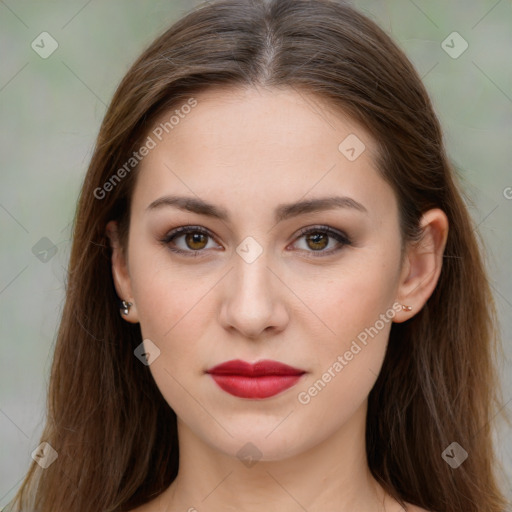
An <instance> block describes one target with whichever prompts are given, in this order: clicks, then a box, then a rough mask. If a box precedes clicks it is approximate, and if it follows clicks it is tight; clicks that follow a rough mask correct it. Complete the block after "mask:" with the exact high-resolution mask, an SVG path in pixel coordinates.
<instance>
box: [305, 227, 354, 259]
mask: <svg viewBox="0 0 512 512" xmlns="http://www.w3.org/2000/svg"><path fill="white" fill-rule="evenodd" d="M300 238H302V239H304V244H303V245H305V248H304V247H299V248H300V249H304V251H305V252H307V253H310V255H311V256H314V257H317V256H329V255H331V254H333V253H335V252H338V251H339V250H341V249H342V248H343V247H344V246H346V245H352V242H351V240H350V239H349V237H348V236H347V235H345V234H344V233H342V232H341V231H337V230H334V229H333V228H331V227H329V226H316V227H313V228H304V229H302V230H301V237H299V239H300ZM331 240H333V241H334V246H333V247H331V248H329V249H327V247H329V245H330V244H331ZM326 249H327V250H326Z"/></svg>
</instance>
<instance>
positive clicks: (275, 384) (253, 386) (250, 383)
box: [210, 374, 302, 399]
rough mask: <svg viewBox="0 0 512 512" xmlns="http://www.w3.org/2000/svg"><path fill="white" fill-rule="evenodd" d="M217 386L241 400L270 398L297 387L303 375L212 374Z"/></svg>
mask: <svg viewBox="0 0 512 512" xmlns="http://www.w3.org/2000/svg"><path fill="white" fill-rule="evenodd" d="M210 375H211V377H212V378H213V380H214V381H215V382H216V383H217V385H218V386H219V387H220V388H221V389H223V390H224V391H226V392H227V393H229V394H231V395H234V396H238V397H240V398H253V399H255V398H256V399H257V398H269V397H271V396H274V395H277V394H278V393H281V391H284V390H285V389H288V388H291V387H292V386H293V385H295V384H296V383H297V382H298V380H299V379H300V378H301V376H302V375H265V376H260V377H247V376H245V375H215V374H210Z"/></svg>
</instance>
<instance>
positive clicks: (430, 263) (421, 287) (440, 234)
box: [393, 208, 449, 323]
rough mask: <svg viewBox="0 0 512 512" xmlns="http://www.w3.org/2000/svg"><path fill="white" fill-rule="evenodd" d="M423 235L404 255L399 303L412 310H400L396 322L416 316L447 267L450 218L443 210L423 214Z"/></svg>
mask: <svg viewBox="0 0 512 512" xmlns="http://www.w3.org/2000/svg"><path fill="white" fill-rule="evenodd" d="M420 226H421V229H422V236H421V238H420V240H418V241H417V242H411V243H410V244H409V245H408V247H407V249H406V254H405V256H404V264H403V268H402V270H401V273H400V281H399V285H398V297H397V300H398V302H399V303H400V304H402V305H404V306H411V311H399V312H398V313H397V314H396V315H395V318H394V320H393V321H395V322H397V323H400V322H404V321H405V320H408V319H409V318H411V317H413V316H414V315H415V314H416V313H418V311H420V309H421V308H423V306H424V305H425V303H426V302H427V300H428V298H429V297H430V296H431V295H432V293H433V291H434V289H435V287H436V285H437V281H438V279H439V276H440V274H441V268H442V266H443V254H444V249H445V247H446V240H447V238H448V229H449V226H448V218H447V217H446V214H445V213H444V212H443V211H442V210H441V209H439V208H434V209H432V210H428V211H427V212H426V213H425V214H423V216H422V218H421V221H420Z"/></svg>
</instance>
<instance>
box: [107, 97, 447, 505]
mask: <svg viewBox="0 0 512 512" xmlns="http://www.w3.org/2000/svg"><path fill="white" fill-rule="evenodd" d="M195 98H196V99H197V101H198V104H197V106H196V107H195V108H194V109H193V110H192V112H191V113H189V114H188V115H187V116H186V117H185V118H184V119H182V120H180V123H179V125H177V126H176V127H175V128H174V129H173V130H172V131H171V132H170V133H169V134H168V135H167V136H166V137H165V138H164V139H163V140H162V141H161V142H159V143H158V145H157V146H156V147H155V148H154V149H152V150H151V152H150V153H149V154H148V155H147V156H146V157H145V158H144V159H143V161H142V162H141V167H140V169H139V172H140V174H139V175H138V177H137V183H136V186H135V190H134V194H133V197H132V204H131V224H130V231H129V242H128V248H127V253H124V252H123V251H122V250H121V248H120V246H119V241H118V238H117V231H116V230H117V226H116V223H115V222H110V223H109V224H108V226H107V233H108V236H109V238H110V240H111V245H112V248H113V254H112V271H113V276H114V283H115V286H116V290H117V293H118V295H119V297H121V298H122V299H124V300H127V301H129V302H132V303H133V306H132V307H131V308H130V312H129V314H128V315H127V316H125V317H124V318H125V319H126V320H127V321H129V322H140V325H141V330H142V334H143V338H144V339H150V340H151V341H152V343H154V344H155V345H156V346H157V347H158V348H159V350H160V355H159V357H157V358H156V359H155V360H154V361H153V362H152V363H151V364H150V366H149V368H150V370H151V373H152V375H153V377H154V379H155V382H156V384H157V386H158V387H159V389H160V391H161V392H162V395H163V396H164V398H165V400H166V401H167V402H168V404H169V405H170V406H171V407H172V408H173V409H174V411H175V412H176V414H177V417H178V436H179V449H180V468H179V473H178V477H177V478H176V480H175V481H174V482H173V483H172V484H171V486H170V487H169V488H168V489H167V490H166V491H165V492H164V493H163V494H161V495H160V496H158V497H157V498H155V499H154V500H152V501H150V502H148V503H147V504H145V505H144V506H142V507H139V508H138V509H137V512H157V511H158V512H163V511H174V510H176V511H177V510H183V511H185V510H189V511H192V510H198V511H202V510H208V511H220V510H223V511H226V510H228V511H229V510H233V511H235V510H237V511H240V510H244V511H248V512H254V511H262V510H265V511H266V512H271V511H278V510H279V511H296V510H299V509H301V507H303V509H306V510H308V512H317V511H325V510H334V509H336V510H337V511H353V510H365V511H369V512H377V511H384V510H386V511H388V512H395V511H399V510H404V509H403V508H402V507H401V506H400V505H399V504H398V503H397V502H396V501H395V500H393V499H392V498H391V497H390V496H388V495H386V493H385V492H384V491H383V489H382V488H381V487H380V486H379V485H378V484H377V482H376V481H375V480H374V479H373V477H372V476H371V474H370V472H369V469H368V466H367V462H366V451H365V415H366V410H367V397H368V394H369V392H370V390H371V388H372V386H373V384H374V383H375V380H376V379H377V375H378V374H379V371H380V368H381V365H382V362H383V358H384V355H385V351H386V345H387V342H388V337H389V331H390V328H391V325H392V322H393V321H394V322H403V321H405V320H407V319H408V318H410V317H412V316H413V315H415V314H416V313H417V312H418V311H419V310H420V309H421V308H422V307H423V305H424V304H425V302H426V301H427V299H428V298H429V296H430V295H431V293H432V292H433V290H434V288H435V285H436V283H437V280H438V277H439V274H440V271H441V265H442V254H443V250H444V247H445V243H446V237H447V233H448V221H447V218H446V216H445V214H444V213H443V212H442V211H441V210H439V209H433V210H430V211H428V212H426V213H425V215H424V216H423V218H422V221H421V224H422V226H423V228H424V236H423V238H422V241H421V243H419V244H416V245H414V246H413V245H407V246H406V248H405V254H404V258H403V260H402V259H401V235H400V231H399V223H398V209H397V202H396V198H395V196H394V193H393V190H392V188H391V187H390V186H389V185H388V184H387V183H386V182H385V181H384V180H383V179H382V178H381V177H380V175H379V174H378V172H377V170H376V168H375V164H374V157H375V151H376V146H375V142H374V141H373V140H372V139H371V137H370V136H369V134H368V133H367V132H365V130H363V129H362V128H361V127H360V126H359V125H357V124H356V123H354V122H353V121H351V120H350V119H349V118H347V117H346V116H344V115H342V114H341V113H339V112H336V113H335V112H334V110H333V109H332V108H329V106H328V105H326V104H324V103H322V100H320V99H318V98H315V97H313V96H311V95H308V94H302V93H301V94H299V93H298V92H296V91H294V90H291V89H260V88H244V89H236V90H234V89H229V90H226V89H216V90H210V91H207V92H204V93H202V94H200V95H197V96H195ZM168 118H169V114H168V113H167V114H166V115H165V116H162V120H165V119H168ZM349 134H356V135H357V137H359V139H360V140H362V141H363V142H364V144H365V146H366V149H365V151H363V153H362V154H361V155H360V156H359V157H358V158H357V159H355V160H354V161H349V160H348V159H347V158H346V157H345V156H344V154H342V153H341V152H340V151H339V150H338V146H339V144H340V142H341V141H343V140H344V139H345V137H347V136H348V135H349ZM167 194H175V195H185V196H189V197H193V198H201V199H203V200H207V201H208V202H211V203H213V204H215V205H217V206H218V207H221V208H224V209H226V210H227V212H228V214H229V220H219V219H215V218H211V217H208V216H206V215H203V214H198V213H192V212H188V211H185V210H180V209H177V208H175V207H172V206H162V207H159V208H155V209H150V210H148V209H147V208H148V205H150V204H151V203H152V202H153V201H155V200H156V199H158V198H160V197H162V196H164V195H167ZM332 195H339V196H348V197H350V198H352V199H353V200H355V201H357V202H359V203H360V204H362V205H363V206H364V208H365V209H366V212H362V211H359V210H357V209H355V208H350V207H344V208H337V209H329V210H325V211H316V212H310V213H306V214H304V213H303V214H299V215H296V216H293V217H290V218H288V219H286V220H282V221H281V222H278V223H276V221H275V219H274V209H275V208H276V207H277V206H278V205H281V204H282V203H293V202H296V201H299V200H305V199H313V198H320V197H326V196H332ZM187 225H189V226H190V225H192V226H198V225H199V226H202V227H203V228H205V229H207V230H209V231H210V233H211V237H200V236H199V237H198V238H196V239H194V238H192V237H190V236H189V237H188V245H187V236H186V235H181V236H179V237H178V238H177V239H175V240H174V246H175V247H176V246H177V247H178V248H181V249H182V250H184V251H189V252H188V253H187V254H189V255H190V254H191V253H193V252H194V249H195V250H196V252H197V251H198V250H199V251H202V253H201V255H199V256H196V257H195V256H193V255H192V256H188V255H187V254H185V255H181V254H176V253H174V252H172V251H171V250H170V247H171V246H173V243H172V242H169V244H168V245H167V246H166V245H165V243H162V242H161V241H160V240H161V239H162V238H163V237H164V236H165V235H166V234H167V233H169V232H170V231H171V229H174V228H176V227H179V226H187ZM319 225H327V226H330V227H332V228H333V229H335V230H338V231H341V232H343V233H346V234H347V235H348V237H349V239H351V242H352V243H351V244H348V245H341V244H339V243H338V242H337V241H336V239H334V238H330V237H327V235H325V234H324V236H323V237H322V236H321V235H322V233H320V237H319V238H316V239H315V238H314V237H313V238H312V239H309V240H308V237H307V236H303V235H301V232H300V229H301V228H304V227H314V226H319ZM249 236H250V237H253V238H254V239H255V240H256V242H257V243H258V244H259V246H260V248H261V250H262V253H261V254H260V255H259V257H258V258H257V259H255V261H252V262H251V263H248V262H246V261H245V260H244V259H243V258H242V257H241V256H240V255H239V254H238V253H237V252H236V248H237V247H238V246H240V244H241V243H242V241H243V240H244V239H245V238H246V237H249ZM317 236H318V233H317ZM196 237H197V235H196ZM241 246H242V247H244V245H243V244H242V245H241ZM335 248H339V250H338V251H337V252H333V250H334V249H335ZM315 254H316V255H318V254H320V255H319V256H317V257H315ZM322 254H324V255H323V256H322ZM395 303H399V304H406V305H409V306H411V307H412V311H402V310H400V311H399V312H397V313H396V314H395V316H394V317H393V318H392V320H391V321H388V322H384V327H383V328H381V329H380V330H379V332H378V334H377V335H375V336H374V337H373V338H370V339H369V341H368V343H367V345H366V346H364V347H363V348H362V350H361V351H360V352H358V353H357V355H354V357H353V358H352V360H350V361H348V362H347V365H346V366H344V367H343V369H342V370H341V371H338V372H337V373H336V372H334V375H335V377H333V378H331V379H330V381H329V382H328V383H327V384H326V385H325V387H324V388H323V389H322V390H321V391H320V392H318V393H317V394H316V396H313V397H311V400H310V401H309V402H308V403H307V404H303V403H301V402H300V401H299V400H298V395H299V393H300V392H304V391H307V390H308V389H309V388H310V387H311V386H312V384H313V383H314V382H315V381H318V379H321V378H322V375H323V374H324V373H325V372H326V371H327V370H328V368H330V367H331V368H332V366H333V363H334V362H335V361H336V360H337V357H338V356H339V355H343V354H344V353H345V352H346V351H347V350H349V348H350V346H351V343H352V341H353V340H355V339H356V338H357V336H358V334H359V333H361V332H363V331H364V330H365V328H368V327H370V326H374V325H375V323H376V321H377V320H378V319H379V315H381V314H384V313H385V312H386V311H387V310H390V309H391V308H392V307H393V304H395ZM360 345H361V344H360ZM231 359H243V360H246V361H249V362H254V361H257V360H260V359H274V360H277V361H280V362H283V363H286V364H289V365H291V366H294V367H297V368H301V369H303V370H305V371H306V374H305V375H303V376H302V377H301V380H300V381H299V383H298V384H296V385H295V386H293V387H292V388H290V389H288V390H285V391H284V392H281V393H280V394H278V395H276V396H274V397H271V398H267V399H264V400H250V399H243V398H237V397H234V396H232V395H230V394H228V393H226V392H224V391H222V390H221V389H220V388H219V387H218V386H217V385H216V383H215V382H214V381H213V379H212V378H211V377H210V376H209V375H208V374H205V373H204V372H205V370H206V369H208V368H210V367H212V366H214V365H216V364H219V363H221V362H224V361H227V360H231ZM141 364H142V363H141ZM331 374H332V370H331ZM246 443H252V445H254V446H255V447H257V450H258V452H257V453H256V451H255V449H254V448H251V449H250V450H253V451H254V457H255V458H258V457H259V459H258V460H257V462H256V463H255V464H254V465H252V466H250V467H248V466H246V464H244V463H243V462H242V460H241V458H240V457H238V456H237V452H238V451H239V450H240V449H241V448H242V447H243V446H244V445H246ZM407 510H409V511H420V510H421V509H419V508H417V507H413V506H412V505H408V507H407Z"/></svg>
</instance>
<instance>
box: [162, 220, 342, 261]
mask: <svg viewBox="0 0 512 512" xmlns="http://www.w3.org/2000/svg"><path fill="white" fill-rule="evenodd" d="M189 233H201V234H203V235H205V236H208V237H210V238H212V239H213V238H214V237H213V236H212V235H211V233H210V232H209V231H208V230H206V229H204V228H202V227H201V226H181V227H179V228H176V229H173V230H172V231H170V232H169V233H168V234H167V235H165V237H163V238H162V239H161V240H160V242H161V243H162V244H163V245H164V246H166V247H168V248H169V249H170V250H171V251H173V252H175V253H178V254H183V255H184V256H187V257H188V256H190V257H195V258H197V257H200V256H202V255H200V254H199V253H201V252H204V251H205V250H204V249H198V250H192V249H190V250H187V251H184V250H183V249H177V248H176V247H171V246H170V245H169V244H170V243H171V241H173V240H174V239H176V238H179V237H180V236H183V235H186V234H189ZM310 233H322V234H326V235H328V236H329V237H331V238H334V239H335V240H336V241H337V242H338V243H339V244H340V245H339V246H338V247H337V248H335V249H330V250H328V251H325V250H319V251H312V250H311V251H306V252H310V253H312V254H311V255H310V256H311V257H313V258H321V257H325V256H329V255H331V254H334V253H336V252H338V251H340V250H341V249H342V248H343V247H344V246H347V245H352V241H351V240H350V239H349V237H348V236H347V235H345V234H344V233H342V232H339V231H337V230H334V229H332V228H331V227H329V226H322V225H319V226H313V227H309V228H302V229H301V230H300V236H299V237H298V238H302V237H303V236H305V235H308V234H310ZM308 257H309V256H308Z"/></svg>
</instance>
